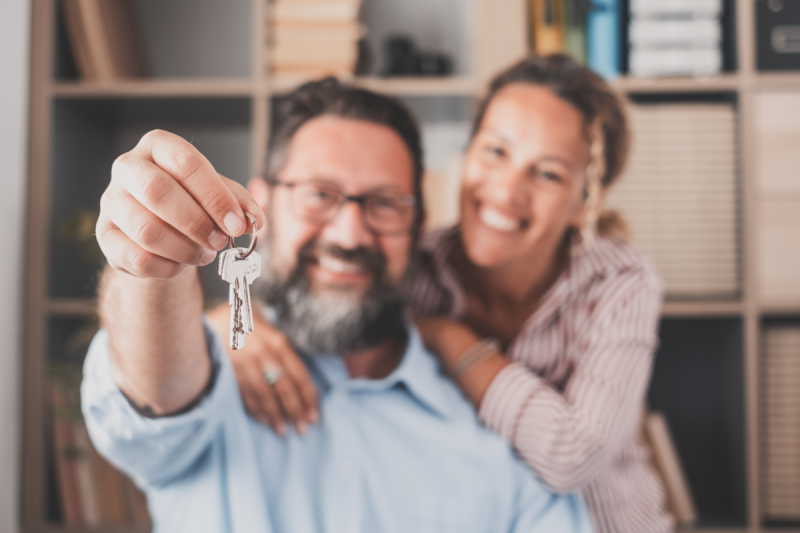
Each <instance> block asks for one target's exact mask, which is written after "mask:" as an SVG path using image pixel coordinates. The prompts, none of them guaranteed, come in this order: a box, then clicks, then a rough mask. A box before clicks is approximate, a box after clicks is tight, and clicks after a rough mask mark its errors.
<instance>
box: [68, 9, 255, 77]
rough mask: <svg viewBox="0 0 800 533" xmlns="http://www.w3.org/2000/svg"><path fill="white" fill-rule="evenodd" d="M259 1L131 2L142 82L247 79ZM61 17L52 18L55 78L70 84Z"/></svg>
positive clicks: (70, 62) (72, 68)
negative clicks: (141, 59) (143, 73)
mask: <svg viewBox="0 0 800 533" xmlns="http://www.w3.org/2000/svg"><path fill="white" fill-rule="evenodd" d="M259 1H260V0H228V1H226V2H217V1H215V0H171V1H169V2H159V1H158V0H132V7H133V11H134V16H135V17H136V21H135V22H136V27H137V29H138V31H139V37H140V41H141V43H142V53H143V56H144V63H145V65H146V71H147V74H148V76H147V77H148V78H155V79H160V78H209V77H211V78H233V79H236V78H243V77H250V76H252V75H253V72H252V70H253V64H254V62H253V60H252V53H253V49H252V41H253V36H252V30H253V24H252V23H251V21H252V20H253V15H254V12H255V3H256V2H259ZM60 7H61V6H60V2H59V8H60ZM61 11H62V10H61V9H59V10H58V13H57V15H56V44H55V51H54V52H55V59H56V61H55V65H54V76H55V78H56V79H58V80H70V79H72V80H74V79H78V78H79V77H80V76H79V73H78V71H77V69H76V64H75V61H74V58H73V55H72V47H71V44H70V42H69V39H68V38H67V32H66V28H65V26H66V25H65V22H64V17H63V14H62V13H61Z"/></svg>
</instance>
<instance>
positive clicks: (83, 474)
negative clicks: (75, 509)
mask: <svg viewBox="0 0 800 533" xmlns="http://www.w3.org/2000/svg"><path fill="white" fill-rule="evenodd" d="M72 434H73V437H74V439H75V449H76V452H77V453H76V457H75V466H76V473H77V478H78V488H79V490H80V494H81V508H82V510H83V522H84V523H85V524H87V525H90V526H97V525H99V524H100V509H99V502H98V489H99V487H97V486H96V485H95V479H94V477H93V476H92V471H91V466H90V464H89V448H91V443H90V442H89V434H88V433H87V432H86V426H85V425H84V423H83V421H82V420H76V421H74V422H73V423H72Z"/></svg>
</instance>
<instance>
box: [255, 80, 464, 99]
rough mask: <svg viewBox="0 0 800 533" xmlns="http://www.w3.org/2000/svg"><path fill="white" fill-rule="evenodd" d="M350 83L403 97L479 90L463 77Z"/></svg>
mask: <svg viewBox="0 0 800 533" xmlns="http://www.w3.org/2000/svg"><path fill="white" fill-rule="evenodd" d="M306 81H308V80H306V79H303V78H276V79H274V80H272V81H271V83H270V88H271V90H272V91H273V92H275V93H285V92H288V91H291V90H292V89H294V88H295V87H297V86H298V85H300V84H302V83H304V82H306ZM351 81H353V83H355V84H356V85H359V86H361V87H364V88H367V89H371V90H373V91H379V92H383V93H389V94H395V95H403V96H471V95H475V94H477V93H478V89H479V87H478V84H477V83H476V82H475V80H473V79H472V78H465V77H441V78H433V77H430V78H411V77H409V78H379V77H362V78H358V77H357V78H353V79H352V80H351Z"/></svg>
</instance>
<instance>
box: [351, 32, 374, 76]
mask: <svg viewBox="0 0 800 533" xmlns="http://www.w3.org/2000/svg"><path fill="white" fill-rule="evenodd" d="M356 46H357V47H358V59H357V60H356V67H355V70H354V74H355V75H356V76H366V75H367V74H369V71H370V69H371V68H372V58H373V56H372V48H370V46H369V43H368V42H367V38H366V37H362V38H361V39H359V40H358V43H356Z"/></svg>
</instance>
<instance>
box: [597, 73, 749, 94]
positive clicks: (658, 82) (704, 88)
mask: <svg viewBox="0 0 800 533" xmlns="http://www.w3.org/2000/svg"><path fill="white" fill-rule="evenodd" d="M740 84H741V77H740V76H739V75H738V74H721V75H719V76H708V77H702V78H691V77H681V78H632V77H622V78H618V79H616V80H614V81H613V82H612V86H614V87H615V88H616V89H617V90H619V91H622V92H624V93H660V92H687V93H689V92H718V91H733V90H737V89H738V88H739V86H740Z"/></svg>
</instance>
